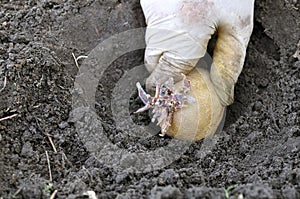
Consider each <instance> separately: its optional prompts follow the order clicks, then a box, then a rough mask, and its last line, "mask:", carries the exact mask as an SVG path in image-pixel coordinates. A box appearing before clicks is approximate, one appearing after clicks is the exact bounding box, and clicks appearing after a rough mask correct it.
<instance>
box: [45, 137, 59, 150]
mask: <svg viewBox="0 0 300 199" xmlns="http://www.w3.org/2000/svg"><path fill="white" fill-rule="evenodd" d="M47 137H48V140H49V141H50V144H51V146H52V148H53V151H54V153H57V150H56V147H55V145H54V143H53V141H52V138H51V137H50V136H49V135H47Z"/></svg>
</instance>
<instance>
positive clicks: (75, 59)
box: [72, 53, 88, 70]
mask: <svg viewBox="0 0 300 199" xmlns="http://www.w3.org/2000/svg"><path fill="white" fill-rule="evenodd" d="M72 56H73V59H74V61H75V64H76V67H77V68H78V70H79V64H78V60H80V59H86V58H88V56H84V55H81V56H79V57H77V58H76V57H75V55H74V53H72Z"/></svg>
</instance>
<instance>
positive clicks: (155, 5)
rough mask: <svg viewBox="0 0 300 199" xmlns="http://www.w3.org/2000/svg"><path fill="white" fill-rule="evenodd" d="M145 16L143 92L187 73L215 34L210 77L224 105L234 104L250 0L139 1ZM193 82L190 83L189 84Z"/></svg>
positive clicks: (248, 30) (250, 13)
mask: <svg viewBox="0 0 300 199" xmlns="http://www.w3.org/2000/svg"><path fill="white" fill-rule="evenodd" d="M141 6H142V8H143V12H144V15H145V18H146V23H147V31H146V45H147V48H146V51H145V64H146V67H147V69H148V71H149V72H150V73H151V75H150V76H149V77H148V79H147V80H146V88H147V90H148V91H149V90H151V89H153V88H154V87H155V85H156V83H157V82H159V83H163V82H165V81H166V80H167V79H169V78H170V77H173V78H174V80H175V82H176V81H179V80H181V79H182V75H181V73H184V74H186V75H187V74H189V72H191V71H192V70H193V69H194V67H195V65H196V64H197V62H198V61H199V59H200V58H201V57H203V56H204V55H205V52H206V48H207V44H208V41H209V40H210V38H211V36H212V35H213V34H214V33H215V32H217V35H218V38H217V42H216V46H215V49H214V53H213V64H212V66H211V70H210V74H209V75H210V79H211V81H212V84H213V87H214V89H215V91H216V94H217V96H218V99H219V100H220V103H221V104H222V105H223V106H227V105H230V104H231V103H233V98H234V85H235V83H236V81H237V79H238V76H239V74H240V72H241V70H242V67H243V64H244V59H245V55H246V48H247V44H248V42H249V38H250V35H251V32H252V29H253V10H254V0H242V1H241V0H228V1H225V0H163V1H161V0H141ZM191 81H193V80H191Z"/></svg>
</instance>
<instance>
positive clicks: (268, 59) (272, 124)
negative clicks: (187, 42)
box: [0, 0, 300, 199]
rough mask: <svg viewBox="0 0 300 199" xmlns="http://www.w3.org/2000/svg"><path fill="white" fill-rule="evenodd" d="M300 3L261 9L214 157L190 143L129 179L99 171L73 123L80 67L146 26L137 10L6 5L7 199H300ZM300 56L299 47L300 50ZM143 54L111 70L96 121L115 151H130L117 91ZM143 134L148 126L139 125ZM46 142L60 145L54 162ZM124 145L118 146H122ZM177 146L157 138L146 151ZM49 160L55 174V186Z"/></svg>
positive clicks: (71, 2) (3, 137)
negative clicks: (85, 58)
mask: <svg viewBox="0 0 300 199" xmlns="http://www.w3.org/2000/svg"><path fill="white" fill-rule="evenodd" d="M299 10H300V6H299V1H297V0H260V1H258V0H257V1H256V4H255V27H254V32H253V35H252V38H251V41H250V43H249V48H248V53H247V59H246V62H245V66H244V69H243V72H242V74H241V76H240V78H239V80H238V83H237V86H236V90H235V103H234V104H233V105H232V106H230V107H229V108H228V109H227V117H226V122H225V126H224V129H223V131H222V132H220V133H219V135H218V136H219V138H220V139H219V140H218V142H217V143H216V145H215V147H213V149H212V150H211V151H210V152H209V153H207V154H206V156H205V158H199V156H197V154H199V153H200V152H201V145H202V142H199V143H193V144H191V145H190V147H189V149H188V150H187V151H186V152H185V153H184V154H183V155H182V156H181V157H180V158H179V159H178V160H176V161H174V162H173V163H172V164H171V165H169V166H167V167H165V168H163V169H160V170H155V171H151V172H146V173H134V172H130V171H127V170H124V171H122V172H120V171H117V170H115V169H114V168H110V167H107V166H105V165H104V164H102V163H100V162H99V161H98V160H97V159H96V158H94V156H93V155H92V154H91V153H90V152H89V150H88V149H87V148H86V145H84V144H83V142H82V140H81V139H80V137H79V136H78V133H77V131H76V128H75V125H74V122H72V121H70V119H69V114H70V112H71V110H72V92H73V88H74V80H75V78H76V75H77V70H78V69H77V67H76V65H75V63H74V60H73V58H72V52H73V53H74V54H75V55H76V56H79V55H87V54H88V53H89V52H90V51H91V50H92V49H93V48H95V47H96V46H97V45H98V44H99V43H101V41H103V40H104V39H106V38H109V37H110V36H112V35H114V34H116V33H119V32H122V31H125V30H130V29H133V28H138V27H144V26H145V23H144V17H143V13H142V10H141V8H140V5H139V1H138V0H133V1H129V0H128V1H125V0H98V1H97V0H87V1H76V0H41V1H34V0H13V1H8V0H1V1H0V89H1V88H2V85H4V83H5V81H4V79H5V78H6V82H7V84H6V87H5V88H4V89H3V90H2V91H1V93H0V118H4V117H7V116H11V115H14V114H17V116H15V117H13V118H10V119H7V120H4V121H0V146H1V147H0V198H49V197H50V195H51V194H52V193H53V192H54V190H57V194H56V198H88V197H87V196H85V195H84V192H86V191H89V190H92V191H94V192H95V193H96V195H97V196H98V198H116V197H117V198H119V199H121V198H122V199H123V198H226V195H225V191H224V189H226V188H228V187H230V186H231V185H236V186H235V188H234V189H231V190H230V191H229V194H230V198H242V196H243V198H291V199H292V198H300V119H299V114H300V86H299V85H300V78H299V77H300V60H298V59H297V58H294V57H293V54H294V53H295V52H296V51H297V44H298V42H299V40H300V34H299V32H300V11H299ZM298 48H299V47H298ZM142 62H143V50H137V51H133V52H131V53H128V54H126V55H124V56H122V57H120V58H119V59H117V60H115V61H114V62H113V63H112V64H111V66H110V67H109V69H108V70H106V71H105V75H104V77H105V78H103V79H100V80H99V85H98V90H97V93H96V97H97V98H96V101H97V105H96V112H97V113H98V116H99V117H100V118H101V121H102V127H103V130H104V133H105V134H106V135H108V137H109V140H111V142H112V143H117V144H119V145H121V146H122V147H123V148H124V149H128V150H134V149H132V148H131V145H134V144H135V143H134V142H135V139H131V138H130V137H128V136H127V137H126V136H125V137H124V136H120V135H122V132H120V131H118V130H117V129H116V127H115V124H114V122H113V121H112V119H111V111H110V110H111V108H110V100H111V94H110V93H111V91H112V89H113V88H114V83H115V82H116V81H117V80H118V79H120V78H121V77H122V75H123V74H124V72H125V71H126V70H129V69H130V68H133V67H134V66H137V65H140V64H142ZM135 119H136V120H139V121H141V123H143V122H144V123H145V122H147V121H148V120H149V118H147V117H146V118H145V117H142V116H141V118H135ZM48 137H51V138H52V140H53V142H54V145H55V146H56V149H57V153H55V152H54V150H53V148H52V146H51V143H50V142H49V139H48ZM120 138H122V140H120ZM169 140H170V138H160V137H159V136H153V137H152V138H151V139H149V140H148V141H149V142H145V141H144V142H143V143H138V144H139V146H143V147H142V148H141V150H154V149H155V148H158V147H162V146H164V145H165V142H166V141H169ZM46 151H47V153H48V155H49V160H50V164H51V171H52V182H51V181H50V176H49V171H48V163H47V156H46Z"/></svg>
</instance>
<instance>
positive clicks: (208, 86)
mask: <svg viewBox="0 0 300 199" xmlns="http://www.w3.org/2000/svg"><path fill="white" fill-rule="evenodd" d="M187 78H188V79H189V80H190V82H191V92H190V95H191V96H193V97H194V98H195V99H196V102H195V103H193V104H186V107H184V108H182V109H181V110H179V111H177V112H175V113H174V117H173V121H172V124H171V126H170V128H169V130H168V131H167V133H166V134H167V135H169V136H171V137H174V138H177V139H182V140H193V141H198V140H201V139H202V138H204V137H206V136H209V135H212V134H214V133H215V131H216V130H217V129H218V126H219V124H220V122H221V120H222V118H223V114H224V110H225V107H224V106H222V104H221V103H220V101H219V98H218V96H217V94H216V92H215V89H214V87H213V84H212V82H211V80H210V76H209V73H208V71H207V70H205V69H202V68H195V69H194V70H193V71H191V72H190V73H189V74H188V75H187ZM181 85H182V81H180V82H178V83H176V85H175V88H176V89H177V88H180V86H181Z"/></svg>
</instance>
